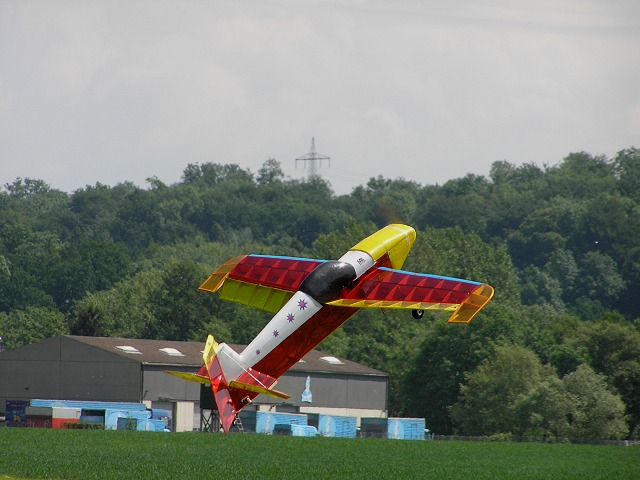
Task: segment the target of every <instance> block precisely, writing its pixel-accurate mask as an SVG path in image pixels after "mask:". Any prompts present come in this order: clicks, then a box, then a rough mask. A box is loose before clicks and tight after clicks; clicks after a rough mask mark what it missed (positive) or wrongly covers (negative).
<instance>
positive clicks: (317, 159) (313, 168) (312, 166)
mask: <svg viewBox="0 0 640 480" xmlns="http://www.w3.org/2000/svg"><path fill="white" fill-rule="evenodd" d="M323 160H327V163H328V166H329V167H331V157H327V156H326V155H322V154H321V153H318V152H316V139H315V137H313V138H312V139H311V151H310V152H309V153H307V154H306V155H303V156H301V157H298V158H296V168H298V162H303V163H304V168H305V169H306V168H307V166H309V176H310V177H313V176H315V175H317V174H318V173H317V169H318V168H322V161H323Z"/></svg>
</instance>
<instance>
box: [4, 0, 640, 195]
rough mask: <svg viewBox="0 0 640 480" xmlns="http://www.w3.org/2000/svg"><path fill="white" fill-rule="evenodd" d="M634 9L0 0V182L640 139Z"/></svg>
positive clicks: (622, 1)
mask: <svg viewBox="0 0 640 480" xmlns="http://www.w3.org/2000/svg"><path fill="white" fill-rule="evenodd" d="M639 25H640V1H638V0H521V1H514V0H496V1H481V0H460V1H436V0H423V1H417V0H415V1H411V0H402V1H396V0H377V1H376V0H373V1H367V0H333V1H332V0H322V1H321V0H317V1H314V0H307V1H305V0H271V1H269V0H266V1H265V0H260V1H258V0H230V1H225V0H220V1H216V0H207V1H204V0H203V1H195V0H152V1H134V0H126V1H108V0H104V1H84V0H82V1H80V0H79V1H67V0H57V1H48V0H47V1H31V0H0V184H1V185H4V184H6V183H7V182H11V181H13V180H14V179H15V178H16V177H22V178H24V177H30V178H37V179H42V180H44V181H46V182H47V183H49V184H50V185H51V186H52V187H53V188H57V189H61V190H65V191H68V192H72V191H74V190H76V189H78V188H83V187H84V186H86V185H95V183H96V182H100V183H103V184H107V185H115V184H117V183H119V182H123V181H133V182H134V183H136V184H137V185H139V186H141V187H146V186H147V184H146V182H145V179H146V178H148V177H153V176H157V177H158V178H159V179H160V180H162V181H163V182H165V183H167V184H171V183H175V182H178V181H180V177H181V174H182V172H183V170H184V168H185V167H186V166H187V164H189V163H204V162H216V163H223V164H224V163H237V164H239V165H240V166H242V167H244V168H249V169H251V170H252V171H253V172H257V170H258V169H259V168H260V166H261V165H262V164H263V162H264V161H265V160H266V159H267V158H269V157H273V158H275V159H276V160H278V161H279V162H281V164H282V167H283V169H284V171H285V173H286V174H287V175H288V176H291V177H293V178H299V177H301V176H302V175H304V173H305V170H304V169H303V168H302V165H298V169H296V168H295V158H296V157H299V156H302V155H304V154H306V153H307V152H309V150H310V144H311V138H312V137H315V140H316V149H317V151H318V152H319V153H322V154H325V155H328V156H330V157H331V166H330V167H328V165H327V163H326V162H325V163H323V165H322V168H321V169H320V170H319V173H321V174H322V176H323V177H324V178H326V179H327V180H328V181H329V182H330V183H331V184H332V186H333V188H334V191H335V192H336V193H338V194H343V193H349V192H350V191H351V189H352V188H353V187H354V186H357V185H361V184H365V183H366V182H367V180H368V179H369V178H370V177H375V176H378V175H382V176H384V177H386V178H391V179H395V178H399V177H402V178H405V179H407V180H415V181H417V182H419V183H421V184H423V185H426V184H436V183H438V184H442V183H444V182H446V181H447V180H448V179H451V178H459V177H462V176H464V175H466V174H467V173H475V174H480V175H487V174H488V173H489V169H490V166H491V164H492V162H494V161H496V160H507V161H509V162H512V163H514V164H516V165H519V164H521V163H523V162H533V163H536V164H538V165H539V166H542V165H544V164H549V165H554V164H557V163H558V162H560V161H561V160H562V158H563V157H565V156H566V155H567V154H569V153H571V152H575V151H586V152H588V153H591V154H598V155H599V154H604V155H606V156H607V157H612V156H613V155H615V153H616V152H617V151H619V150H621V149H623V148H628V147H631V146H633V145H635V146H640V26H639Z"/></svg>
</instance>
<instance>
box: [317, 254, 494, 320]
mask: <svg viewBox="0 0 640 480" xmlns="http://www.w3.org/2000/svg"><path fill="white" fill-rule="evenodd" d="M491 297H493V288H492V287H491V286H490V285H487V284H483V283H478V282H472V281H469V280H462V279H460V278H452V277H441V276H438V275H429V274H424V273H413V272H405V271H402V270H393V269H390V268H386V267H377V268H374V269H372V271H371V272H369V273H367V274H365V275H363V278H362V279H361V280H360V281H359V282H358V284H357V285H355V286H354V287H353V288H351V289H345V290H344V291H343V292H342V293H341V295H340V298H338V299H336V300H334V301H332V302H329V303H328V304H329V305H336V306H344V307H363V308H404V309H412V310H446V311H452V312H453V314H452V315H451V317H450V318H449V322H452V323H469V322H470V321H471V319H472V318H473V317H474V315H475V314H476V313H478V312H479V311H480V310H481V309H482V307H484V306H485V305H486V304H487V302H488V301H489V300H491Z"/></svg>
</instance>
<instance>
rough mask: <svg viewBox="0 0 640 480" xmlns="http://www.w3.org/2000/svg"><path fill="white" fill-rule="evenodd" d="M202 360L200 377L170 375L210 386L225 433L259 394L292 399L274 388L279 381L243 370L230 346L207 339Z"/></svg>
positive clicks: (252, 371)
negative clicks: (241, 411)
mask: <svg viewBox="0 0 640 480" xmlns="http://www.w3.org/2000/svg"><path fill="white" fill-rule="evenodd" d="M202 359H203V360H204V365H203V366H202V368H201V369H200V370H199V371H198V373H197V374H189V373H183V372H167V373H170V374H172V375H176V376H178V377H180V378H184V379H185V380H189V381H194V382H199V383H205V384H207V383H208V384H210V385H211V391H212V392H213V398H214V400H215V402H216V406H217V407H218V413H219V415H220V421H221V422H222V429H223V430H224V431H225V433H228V432H229V430H231V426H232V425H233V421H234V420H235V418H236V415H238V413H239V412H240V410H242V408H243V407H244V406H245V405H247V404H248V403H250V402H251V400H253V399H254V398H255V397H257V396H258V395H259V394H261V393H263V394H265V395H270V396H273V397H276V398H281V399H288V398H290V397H289V396H288V395H287V394H286V393H282V392H279V391H277V390H274V389H273V388H272V387H273V386H274V385H275V384H276V383H277V379H275V378H273V377H271V376H269V375H266V374H264V373H262V372H259V371H257V370H254V369H252V368H251V367H246V366H244V365H243V362H242V360H241V358H240V356H239V355H238V354H237V353H236V352H235V351H234V350H233V349H232V348H231V347H229V346H228V345H227V344H225V343H222V344H219V343H217V342H216V341H215V340H214V338H213V335H209V337H208V338H207V343H206V344H205V348H204V351H203V352H202Z"/></svg>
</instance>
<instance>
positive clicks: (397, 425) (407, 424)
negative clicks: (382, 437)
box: [387, 418, 424, 440]
mask: <svg viewBox="0 0 640 480" xmlns="http://www.w3.org/2000/svg"><path fill="white" fill-rule="evenodd" d="M387 435H388V437H389V438H393V439H398V440H424V418H389V419H388V420H387Z"/></svg>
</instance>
